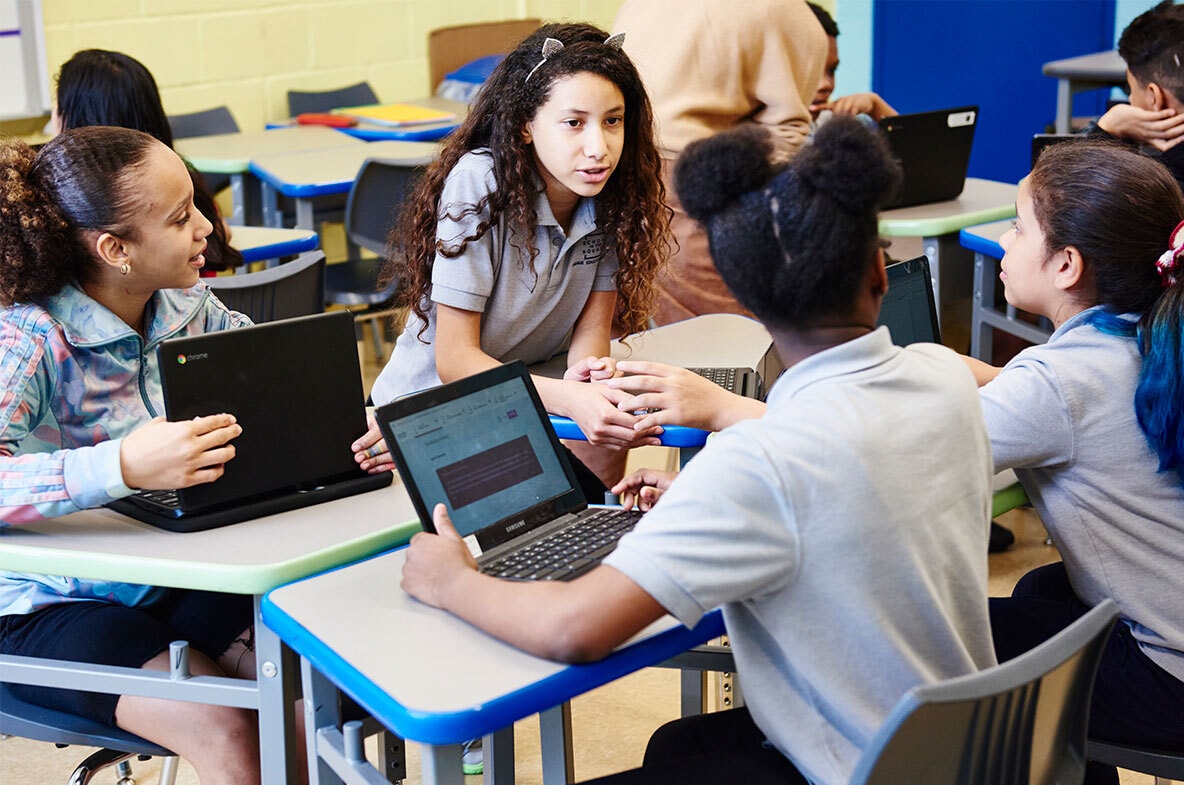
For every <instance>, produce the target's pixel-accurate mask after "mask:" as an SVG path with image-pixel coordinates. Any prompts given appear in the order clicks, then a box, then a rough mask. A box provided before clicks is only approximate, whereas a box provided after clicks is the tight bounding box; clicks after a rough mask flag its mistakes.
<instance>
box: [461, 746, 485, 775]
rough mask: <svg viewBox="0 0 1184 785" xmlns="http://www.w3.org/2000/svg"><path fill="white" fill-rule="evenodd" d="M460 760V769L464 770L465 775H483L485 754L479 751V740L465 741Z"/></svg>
mask: <svg viewBox="0 0 1184 785" xmlns="http://www.w3.org/2000/svg"><path fill="white" fill-rule="evenodd" d="M460 760H461V768H462V769H464V773H465V774H468V775H473V774H483V773H484V772H485V753H484V751H483V750H482V749H481V739H470V740H469V741H466V742H465V749H464V753H463V754H462V755H461V758H460Z"/></svg>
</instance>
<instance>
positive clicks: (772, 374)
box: [687, 343, 785, 401]
mask: <svg viewBox="0 0 1184 785" xmlns="http://www.w3.org/2000/svg"><path fill="white" fill-rule="evenodd" d="M758 364H759V365H760V368H723V367H719V368H688V369H687V370H688V371H691V372H692V373H697V374H699V375H700V376H702V377H703V378H704V379H707V380H709V381H712V382H715V383H716V384H718V385H719V386H720V387H723V388H724V389H725V390H727V391H729V392H731V393H734V394H736V395H741V396H744V397H745V398H755V399H757V400H758V401H763V400H765V396H766V395H767V394H768V391H769V388H770V387H772V386H773V382H775V381H777V377H778V376H780V375H781V372H782V371H784V370H785V366H784V364H782V362H781V357H780V356H779V355H778V354H777V350H776V349H775V348H773V344H771V343H770V344H769V348H768V349H766V350H765V353H764V355H763V356H762V357H761V359H760V362H759V363H758ZM766 380H768V381H766Z"/></svg>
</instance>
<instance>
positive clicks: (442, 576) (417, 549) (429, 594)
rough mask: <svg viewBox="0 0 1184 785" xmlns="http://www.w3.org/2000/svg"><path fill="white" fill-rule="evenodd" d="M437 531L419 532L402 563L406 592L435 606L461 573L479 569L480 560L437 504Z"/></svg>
mask: <svg viewBox="0 0 1184 785" xmlns="http://www.w3.org/2000/svg"><path fill="white" fill-rule="evenodd" d="M432 522H433V523H434V524H435V525H436V532H437V533H436V534H428V533H427V532H419V533H418V534H416V535H415V536H414V537H412V538H411V546H410V547H409V548H408V549H407V560H406V562H404V564H403V581H402V584H401V585H402V587H403V591H405V592H407V593H408V594H410V595H411V596H412V597H414V598H415V599H417V600H419V601H420V602H424V603H427V604H428V605H431V606H432V607H434V608H443V607H445V605H444V591H445V587H446V586H447V585H448V583H449V581H450V579H451V578H452V577H453V576H455V575H457V574H458V573H460V572H463V571H466V570H471V571H476V569H477V562H476V561H475V560H474V559H473V555H472V554H471V553H470V552H469V549H468V546H466V545H465V544H464V541H463V540H462V539H461V536H460V534H459V533H458V532H457V531H456V527H455V526H453V525H452V519H451V518H449V517H448V510H447V509H445V507H444V505H443V504H437V505H436V506H435V508H434V509H433V510H432Z"/></svg>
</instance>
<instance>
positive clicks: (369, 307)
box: [325, 158, 423, 365]
mask: <svg viewBox="0 0 1184 785" xmlns="http://www.w3.org/2000/svg"><path fill="white" fill-rule="evenodd" d="M421 174H423V168H422V167H411V166H406V165H404V164H400V163H398V162H396V161H387V160H383V159H380V158H370V159H368V160H366V162H365V163H363V164H362V168H361V169H359V170H358V176H357V178H356V179H355V180H354V184H353V187H352V188H351V189H350V192H349V198H348V199H347V201H346V203H345V233H346V236H347V237H348V238H349V240H350V242H351V243H353V244H354V245H355V246H357V247H359V248H364V249H366V250H368V251H372V252H374V253H375V254H377V255H378V258H377V259H374V258H362V257H360V256H358V257H355V258H350V259H347V260H346V261H344V262H339V263H335V264H331V265H329V266H327V267H326V268H325V302H327V303H331V304H334V305H344V306H346V307H348V308H357V307H359V306H360V307H361V308H362V310H360V311H358V312H357V313H356V316H355V321H356V322H357V323H358V327H359V329H361V328H362V327H363V325H364V324H366V323H368V324H369V325H370V330H371V334H372V336H373V339H374V355H375V357H376V358H377V361H378V363H379V364H380V365H381V364H382V363H383V362H384V361H385V359H386V347H385V341H384V340H383V334H384V333H385V327H384V325H383V322H384V321H385V320H386V319H388V318H389V317H391V316H392V315H393V314H394V311H393V309H392V308H391V307H390V301H391V298H392V297H394V294H395V289H396V287H397V285H398V282H397V281H393V282H391V283H390V284H388V285H387V286H385V287H383V288H381V289H380V288H379V287H378V274H379V272H380V271H381V269H382V264H383V259H384V257H385V255H386V239H387V233H388V232H389V231H390V229H391V227H392V226H394V224H395V223H396V222H397V221H398V220H399V214H400V213H401V212H402V206H403V200H404V199H406V198H407V196H408V195H409V194H410V193H411V190H412V189H413V188H414V187H415V183H416V182H417V181H418V180H419V177H420V175H421ZM359 338H360V334H359Z"/></svg>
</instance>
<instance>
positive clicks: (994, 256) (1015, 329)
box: [958, 221, 1052, 363]
mask: <svg viewBox="0 0 1184 785" xmlns="http://www.w3.org/2000/svg"><path fill="white" fill-rule="evenodd" d="M1010 228H1011V221H996V222H994V223H989V224H982V225H979V226H971V227H967V228H966V229H963V230H962V231H961V232H960V233H959V235H958V236H959V240H960V242H961V243H962V247H963V248H966V249H968V250H970V251H973V252H974V299H973V301H972V304H971V312H970V314H971V315H970V356H971V357H977V358H978V359H980V360H982V361H983V362H988V363H989V362H991V350H992V348H993V347H992V344H993V334H992V330H1002V331H1003V332H1005V333H1008V334H1009V335H1015V336H1017V337H1019V338H1022V339H1023V340H1025V341H1028V342H1029V343H1044V342H1045V341H1047V340H1048V336H1049V335H1051V334H1052V331H1051V330H1050V329H1048V324H1047V320H1044V319H1041V320H1040V323H1039V324H1032V323H1029V322H1025V321H1023V320H1021V319H1019V318H1017V316H1018V313H1017V311H1016V308H1015V306H1013V305H1005V306H1004V307H1003V308H1000V307H999V306H998V305H997V304H996V302H995V283H996V281H997V280H998V278H999V260H1000V259H1002V258H1003V246H1001V245H999V238H1000V237H1002V236H1003V234H1004V233H1005V232H1007V230H1008V229H1010Z"/></svg>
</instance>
